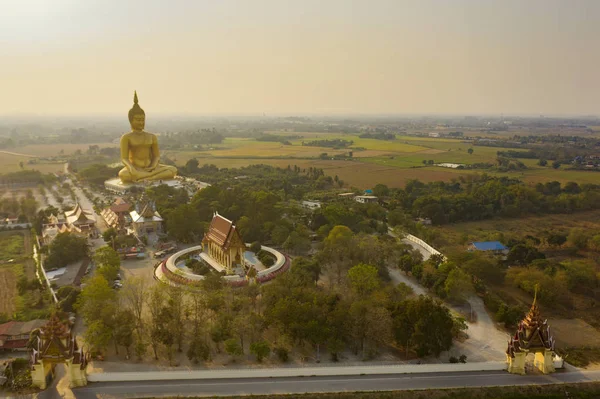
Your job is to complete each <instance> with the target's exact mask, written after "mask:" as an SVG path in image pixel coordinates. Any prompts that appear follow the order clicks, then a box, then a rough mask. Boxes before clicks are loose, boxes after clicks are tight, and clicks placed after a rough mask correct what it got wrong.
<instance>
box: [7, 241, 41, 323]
mask: <svg viewBox="0 0 600 399" xmlns="http://www.w3.org/2000/svg"><path fill="white" fill-rule="evenodd" d="M27 244H29V232H19V233H16V232H0V314H2V313H4V314H7V315H10V314H12V313H13V312H14V311H15V309H16V303H15V298H17V297H18V295H17V280H18V278H19V277H20V276H21V275H23V273H25V268H26V267H27V269H31V270H27V271H28V272H29V273H28V274H31V275H33V264H30V263H32V262H31V260H30V259H27V258H26V257H27V253H28V252H29V250H28V249H26V245H27ZM28 277H30V278H31V276H28Z"/></svg>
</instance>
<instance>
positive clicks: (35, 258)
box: [32, 233, 58, 303]
mask: <svg viewBox="0 0 600 399" xmlns="http://www.w3.org/2000/svg"><path fill="white" fill-rule="evenodd" d="M32 234H33V233H32ZM34 236H35V241H36V244H34V245H33V261H34V262H35V264H36V266H37V267H36V268H35V269H36V270H35V275H36V276H37V278H38V280H39V281H40V284H44V282H43V281H42V277H43V278H44V281H45V282H46V285H47V286H48V289H49V290H50V293H51V294H52V299H54V302H55V303H58V298H57V297H56V293H55V292H54V289H53V288H52V286H51V285H50V280H48V276H47V275H46V270H44V262H43V261H42V254H40V253H39V252H38V248H40V239H39V237H38V236H37V234H34ZM40 272H41V274H42V275H41V276H40Z"/></svg>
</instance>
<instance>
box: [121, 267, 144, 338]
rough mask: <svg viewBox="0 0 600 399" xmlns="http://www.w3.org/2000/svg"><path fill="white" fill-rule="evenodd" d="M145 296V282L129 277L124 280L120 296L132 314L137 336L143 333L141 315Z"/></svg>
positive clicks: (140, 278)
mask: <svg viewBox="0 0 600 399" xmlns="http://www.w3.org/2000/svg"><path fill="white" fill-rule="evenodd" d="M147 294H148V289H147V286H146V280H145V279H144V278H143V277H129V278H127V280H125V284H123V289H122V290H121V295H120V297H121V298H122V299H123V301H124V302H125V304H126V305H127V306H128V308H129V309H131V311H132V312H133V315H134V317H135V327H136V329H137V331H138V335H139V336H141V335H142V332H143V319H142V315H143V314H144V304H145V303H146V296H147Z"/></svg>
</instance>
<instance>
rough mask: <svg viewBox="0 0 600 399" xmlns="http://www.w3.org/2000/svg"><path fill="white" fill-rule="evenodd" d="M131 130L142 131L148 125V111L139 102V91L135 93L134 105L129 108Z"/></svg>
mask: <svg viewBox="0 0 600 399" xmlns="http://www.w3.org/2000/svg"><path fill="white" fill-rule="evenodd" d="M129 124H130V125H131V130H134V131H142V130H144V127H145V126H146V113H145V112H144V110H143V109H142V108H141V107H140V106H139V104H138V97H137V91H135V92H134V94H133V107H131V109H130V110H129Z"/></svg>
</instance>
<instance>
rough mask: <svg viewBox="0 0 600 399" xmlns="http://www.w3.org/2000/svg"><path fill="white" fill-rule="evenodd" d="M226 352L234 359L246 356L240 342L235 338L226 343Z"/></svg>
mask: <svg viewBox="0 0 600 399" xmlns="http://www.w3.org/2000/svg"><path fill="white" fill-rule="evenodd" d="M225 352H227V354H228V355H230V356H233V357H238V356H242V355H243V354H244V352H243V351H242V346H241V345H240V342H239V341H238V340H237V339H235V338H229V339H228V340H226V341H225Z"/></svg>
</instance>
